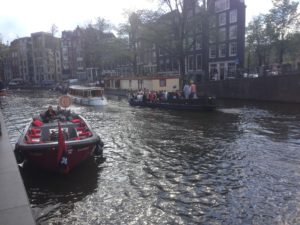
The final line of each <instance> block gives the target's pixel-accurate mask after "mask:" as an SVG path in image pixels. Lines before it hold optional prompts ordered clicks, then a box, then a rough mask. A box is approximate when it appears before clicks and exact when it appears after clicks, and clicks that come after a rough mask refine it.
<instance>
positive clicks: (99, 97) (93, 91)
mask: <svg viewBox="0 0 300 225" xmlns="http://www.w3.org/2000/svg"><path fill="white" fill-rule="evenodd" d="M68 96H70V97H71V98H72V101H73V102H74V103H76V104H81V105H89V106H102V105H107V99H106V97H105V96H104V89H103V88H101V87H86V86H80V85H73V86H70V87H69V91H68Z"/></svg>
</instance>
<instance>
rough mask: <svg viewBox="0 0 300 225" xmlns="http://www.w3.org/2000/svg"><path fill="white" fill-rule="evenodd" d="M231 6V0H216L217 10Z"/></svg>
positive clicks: (220, 10)
mask: <svg viewBox="0 0 300 225" xmlns="http://www.w3.org/2000/svg"><path fill="white" fill-rule="evenodd" d="M229 8H230V2H229V0H217V1H216V2H215V12H222V11H225V10H227V9H229Z"/></svg>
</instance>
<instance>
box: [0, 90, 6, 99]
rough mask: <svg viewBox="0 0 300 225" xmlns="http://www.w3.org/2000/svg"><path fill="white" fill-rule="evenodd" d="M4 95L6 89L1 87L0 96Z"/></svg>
mask: <svg viewBox="0 0 300 225" xmlns="http://www.w3.org/2000/svg"><path fill="white" fill-rule="evenodd" d="M2 96H6V89H1V90H0V97H2Z"/></svg>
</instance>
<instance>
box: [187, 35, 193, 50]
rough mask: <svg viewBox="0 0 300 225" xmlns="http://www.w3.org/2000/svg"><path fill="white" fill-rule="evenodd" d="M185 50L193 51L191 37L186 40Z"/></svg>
mask: <svg viewBox="0 0 300 225" xmlns="http://www.w3.org/2000/svg"><path fill="white" fill-rule="evenodd" d="M186 49H189V50H193V49H194V40H193V38H192V37H188V38H186Z"/></svg>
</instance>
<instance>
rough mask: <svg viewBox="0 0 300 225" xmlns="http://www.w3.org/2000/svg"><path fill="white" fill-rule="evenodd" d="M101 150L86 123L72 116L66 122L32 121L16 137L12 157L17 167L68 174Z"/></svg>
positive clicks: (100, 152)
mask: <svg viewBox="0 0 300 225" xmlns="http://www.w3.org/2000/svg"><path fill="white" fill-rule="evenodd" d="M102 147H103V142H102V141H101V139H100V137H99V136H98V134H97V133H95V132H94V131H93V130H92V128H91V127H90V125H89V124H88V123H87V121H86V120H85V119H84V118H83V117H81V116H79V115H74V114H73V115H72V116H71V117H69V119H68V120H61V119H55V120H53V121H51V122H49V123H42V122H41V121H40V120H37V119H34V120H33V121H32V122H31V123H30V124H28V125H27V126H26V128H25V130H24V133H23V134H22V135H21V136H20V138H19V140H18V142H17V144H16V148H15V154H16V158H17V161H18V162H19V163H20V162H22V161H23V160H26V161H28V162H30V163H32V164H35V165H37V166H38V167H41V168H43V169H46V170H49V171H54V172H60V173H68V172H69V171H71V170H72V169H73V168H74V167H76V166H77V165H78V164H80V163H81V162H82V161H84V160H86V159H87V158H89V157H91V156H93V154H96V153H97V154H102Z"/></svg>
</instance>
